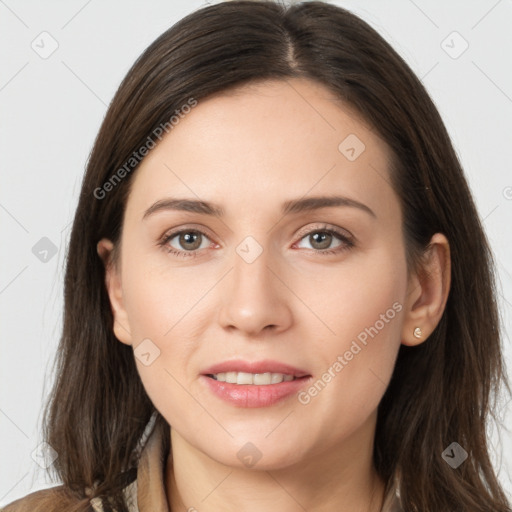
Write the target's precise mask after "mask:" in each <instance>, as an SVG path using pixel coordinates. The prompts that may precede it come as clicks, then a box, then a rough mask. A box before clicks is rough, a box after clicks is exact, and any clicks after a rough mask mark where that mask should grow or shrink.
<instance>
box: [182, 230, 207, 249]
mask: <svg viewBox="0 0 512 512" xmlns="http://www.w3.org/2000/svg"><path fill="white" fill-rule="evenodd" d="M201 237H202V234H201V233H199V232H198V231H183V232H182V233H180V234H179V237H178V243H179V245H180V246H181V247H183V248H184V249H187V250H191V251H195V250H196V249H199V247H200V246H201Z"/></svg>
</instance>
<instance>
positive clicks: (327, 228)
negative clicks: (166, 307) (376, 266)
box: [157, 222, 356, 257]
mask: <svg viewBox="0 0 512 512" xmlns="http://www.w3.org/2000/svg"><path fill="white" fill-rule="evenodd" d="M187 231H195V232H198V233H200V234H201V235H203V236H205V237H206V238H208V239H209V240H210V241H211V243H213V244H216V245H218V243H217V242H216V241H215V237H214V236H212V235H211V234H210V230H209V229H208V228H206V227H205V226H200V227H198V225H182V226H179V227H177V228H173V229H170V230H168V231H166V232H165V233H164V234H163V235H162V236H161V237H160V238H159V239H158V241H157V245H158V246H160V247H165V248H166V250H167V251H168V252H170V253H173V254H175V255H177V256H183V257H196V256H198V255H199V254H200V253H201V252H203V251H204V249H195V250H193V251H185V250H179V249H175V248H171V247H168V244H169V241H170V240H171V239H173V238H174V237H176V236H177V235H180V234H181V233H184V232H187ZM318 232H330V233H332V234H334V235H335V236H337V237H338V239H339V240H340V241H341V242H343V243H344V244H345V246H346V248H349V247H353V246H354V245H355V242H356V239H355V237H354V236H353V235H352V234H351V233H350V232H349V231H347V230H346V229H343V228H339V227H338V226H334V225H330V224H327V223H325V222H324V223H321V225H317V226H316V227H311V226H310V225H308V226H305V227H304V228H302V229H301V230H300V231H299V233H298V234H297V235H296V241H295V242H294V243H293V245H296V244H297V243H299V242H301V241H302V240H303V239H304V238H305V237H307V236H309V235H312V234H314V233H318ZM312 250H313V251H314V252H315V253H319V254H324V255H329V254H335V253H338V252H341V251H342V250H343V249H339V248H335V249H325V250H323V249H312Z"/></svg>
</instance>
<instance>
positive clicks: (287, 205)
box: [142, 196, 377, 220]
mask: <svg viewBox="0 0 512 512" xmlns="http://www.w3.org/2000/svg"><path fill="white" fill-rule="evenodd" d="M336 206H338V207H340V206H343V207H351V208H357V209H359V210H361V211H364V212H366V213H368V214H369V215H371V216H372V217H373V218H377V215H376V214H375V212H374V211H373V210H372V209H371V208H369V207H368V206H366V205H365V204H363V203H361V202H359V201H356V200H355V199H351V198H349V197H344V196H317V197H307V198H303V199H293V200H290V201H286V202H284V203H283V205H282V210H281V212H282V214H283V215H288V214H297V213H302V212H306V211H313V210H319V209H321V208H332V207H336ZM165 210H175V211H184V212H192V213H199V214H202V215H212V216H217V217H222V216H223V215H224V209H223V208H222V207H221V206H220V205H218V204H216V203H212V202H208V201H200V200H196V199H187V198H173V197H167V198H165V199H161V200H159V201H157V202H156V203H154V204H152V205H151V206H150V207H149V208H148V209H147V210H146V211H145V212H144V215H143V217H142V219H143V220H144V219H146V218H147V217H149V216H151V215H153V214H154V213H156V212H160V211H165Z"/></svg>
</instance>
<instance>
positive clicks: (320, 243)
mask: <svg viewBox="0 0 512 512" xmlns="http://www.w3.org/2000/svg"><path fill="white" fill-rule="evenodd" d="M332 239H333V236H332V234H331V233H328V232H327V231H318V232H316V233H312V234H310V235H309V240H310V243H311V245H312V246H313V249H318V250H323V249H328V248H329V246H330V245H331V243H332Z"/></svg>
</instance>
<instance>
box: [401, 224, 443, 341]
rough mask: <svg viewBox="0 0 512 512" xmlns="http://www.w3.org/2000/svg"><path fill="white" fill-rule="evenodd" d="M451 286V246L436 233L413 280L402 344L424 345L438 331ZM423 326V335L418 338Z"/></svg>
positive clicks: (410, 286) (406, 310)
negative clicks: (436, 329) (415, 333)
mask: <svg viewBox="0 0 512 512" xmlns="http://www.w3.org/2000/svg"><path fill="white" fill-rule="evenodd" d="M450 283H451V260H450V244H449V243H448V240H447V238H446V237H445V236H444V235H443V234H441V233H436V234H435V235H434V236H433V237H432V238H431V240H430V243H429V246H428V248H427V250H426V252H425V254H424V259H423V263H422V265H421V268H420V269H418V271H417V273H415V274H413V275H412V276H411V277H410V279H409V284H408V290H407V300H406V304H405V317H404V318H405V319H404V324H403V327H402V344H403V345H408V346H415V345H419V344H420V343H423V342H424V341H425V340H426V339H427V338H428V337H429V336H430V335H431V334H432V332H433V331H434V329H435V328H436V326H437V324H438V323H439V321H440V320H441V317H442V315H443V312H444V308H445V306H446V301H447V300H448V294H449V291H450ZM417 327H419V328H420V330H421V334H420V333H418V332H417V334H420V335H419V336H415V335H414V332H415V329H416V328H417Z"/></svg>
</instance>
